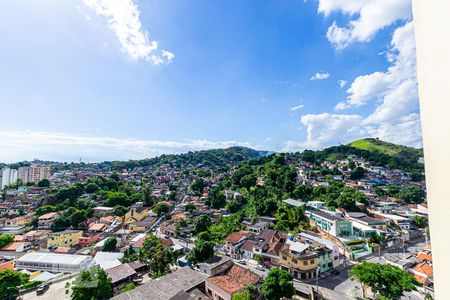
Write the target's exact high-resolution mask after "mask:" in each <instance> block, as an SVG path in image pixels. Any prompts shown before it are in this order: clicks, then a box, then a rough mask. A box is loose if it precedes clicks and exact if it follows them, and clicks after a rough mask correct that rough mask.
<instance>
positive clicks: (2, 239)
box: [0, 234, 14, 248]
mask: <svg viewBox="0 0 450 300" xmlns="http://www.w3.org/2000/svg"><path fill="white" fill-rule="evenodd" d="M12 241H14V236H13V235H10V234H1V235H0V248H3V247H5V246H6V245H8V244H9V243H11V242H12Z"/></svg>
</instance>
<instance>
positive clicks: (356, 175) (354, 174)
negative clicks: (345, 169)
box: [350, 167, 366, 180]
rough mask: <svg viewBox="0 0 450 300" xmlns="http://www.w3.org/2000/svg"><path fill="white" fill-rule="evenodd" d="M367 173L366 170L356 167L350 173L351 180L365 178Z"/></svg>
mask: <svg viewBox="0 0 450 300" xmlns="http://www.w3.org/2000/svg"><path fill="white" fill-rule="evenodd" d="M365 173H366V170H364V168H362V167H356V168H354V169H353V170H352V171H351V172H350V178H351V179H353V180H355V179H360V178H362V177H364V174H365Z"/></svg>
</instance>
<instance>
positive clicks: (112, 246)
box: [102, 237, 117, 252]
mask: <svg viewBox="0 0 450 300" xmlns="http://www.w3.org/2000/svg"><path fill="white" fill-rule="evenodd" d="M116 249H117V239H116V238H115V237H110V238H108V239H107V240H106V241H105V243H104V244H103V247H102V251H104V252H113V251H115V250H116Z"/></svg>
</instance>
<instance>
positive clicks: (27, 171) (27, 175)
mask: <svg viewBox="0 0 450 300" xmlns="http://www.w3.org/2000/svg"><path fill="white" fill-rule="evenodd" d="M18 177H19V179H21V180H22V181H23V182H37V181H39V180H41V179H49V178H50V167H46V166H39V165H31V166H29V167H19V171H18Z"/></svg>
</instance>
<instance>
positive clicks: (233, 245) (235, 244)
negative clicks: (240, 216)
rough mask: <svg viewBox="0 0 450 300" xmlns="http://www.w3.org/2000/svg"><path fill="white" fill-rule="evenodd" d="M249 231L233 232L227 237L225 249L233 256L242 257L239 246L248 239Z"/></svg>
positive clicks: (226, 252)
mask: <svg viewBox="0 0 450 300" xmlns="http://www.w3.org/2000/svg"><path fill="white" fill-rule="evenodd" d="M248 237H249V232H248V231H239V232H232V233H230V234H229V235H228V236H227V237H226V238H225V245H223V251H224V252H225V254H227V255H229V256H231V257H232V258H236V259H240V250H239V248H240V247H241V246H242V244H244V242H245V241H246V240H247V239H248Z"/></svg>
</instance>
